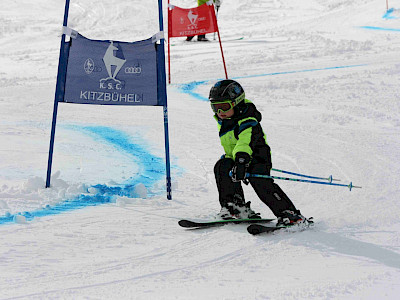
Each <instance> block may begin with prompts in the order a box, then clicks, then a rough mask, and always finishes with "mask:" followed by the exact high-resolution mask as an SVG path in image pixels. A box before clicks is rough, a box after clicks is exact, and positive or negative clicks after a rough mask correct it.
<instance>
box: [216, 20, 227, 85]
mask: <svg viewBox="0 0 400 300" xmlns="http://www.w3.org/2000/svg"><path fill="white" fill-rule="evenodd" d="M217 33H218V41H219V46H220V48H221V54H222V62H223V64H224V70H225V78H226V79H228V72H227V71H226V64H225V57H224V51H223V50H222V43H221V36H220V34H219V28H218V23H217Z"/></svg>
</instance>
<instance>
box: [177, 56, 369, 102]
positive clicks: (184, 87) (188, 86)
mask: <svg viewBox="0 0 400 300" xmlns="http://www.w3.org/2000/svg"><path fill="white" fill-rule="evenodd" d="M362 66H366V64H361V65H348V66H337V67H327V68H318V69H305V70H295V71H285V72H273V73H265V74H256V75H247V76H238V77H232V78H231V79H234V80H237V79H245V78H254V77H264V76H275V75H286V74H295V73H305V72H315V71H324V70H334V69H345V68H355V67H362ZM219 80H222V79H217V80H215V81H219ZM210 82H211V80H204V81H193V82H190V83H184V84H178V85H177V86H178V89H179V90H180V92H182V93H185V94H189V95H190V96H192V97H194V98H196V99H199V100H202V101H208V98H207V97H204V96H202V95H200V94H199V93H196V92H195V91H194V90H195V89H196V88H197V87H198V86H200V85H203V84H209V83H210Z"/></svg>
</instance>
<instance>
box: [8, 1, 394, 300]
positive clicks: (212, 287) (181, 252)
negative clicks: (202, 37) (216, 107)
mask: <svg viewBox="0 0 400 300" xmlns="http://www.w3.org/2000/svg"><path fill="white" fill-rule="evenodd" d="M171 3H172V4H175V5H177V6H181V7H186V8H188V7H193V6H195V5H196V4H195V3H196V1H194V0H176V1H171ZM389 4H390V6H391V8H393V10H392V11H391V12H389V13H388V14H387V13H386V3H385V2H384V1H381V0H379V1H378V0H353V1H333V0H313V1H292V0H279V1H276V0H241V1H228V0H225V1H223V3H222V6H221V9H220V11H219V14H218V20H219V26H220V31H221V38H222V41H223V48H224V54H225V59H226V63H227V70H228V75H229V77H231V78H233V79H236V80H238V81H239V82H240V83H241V84H242V86H243V87H244V89H245V91H246V95H247V97H248V98H249V99H251V100H252V101H253V102H254V103H255V104H256V105H257V107H258V108H259V109H260V110H261V112H262V113H263V120H262V125H263V128H264V131H265V132H266V134H267V137H268V142H269V144H270V146H271V148H272V159H273V163H274V167H275V168H279V169H284V170H291V171H294V172H298V173H306V174H311V175H316V176H329V175H331V174H332V175H333V176H334V177H335V178H340V179H342V183H348V182H350V181H352V182H353V183H354V184H356V185H361V186H362V189H354V190H352V191H351V192H350V191H349V190H348V189H346V188H341V187H330V186H321V185H313V184H307V183H293V182H287V181H284V182H282V181H280V182H278V183H279V185H280V186H281V187H282V188H283V190H284V191H285V192H286V193H287V194H288V195H289V196H290V197H291V198H292V200H293V202H294V203H295V204H296V206H298V208H300V209H301V211H302V213H303V214H304V215H306V216H313V217H314V218H315V221H316V224H315V227H314V228H313V229H312V230H308V231H304V232H299V233H287V232H279V233H276V234H273V235H265V236H257V237H254V236H250V235H249V234H248V233H247V232H246V226H243V225H229V226H225V227H223V228H216V229H207V230H189V231H188V230H184V229H182V228H180V227H178V224H177V221H178V220H179V219H181V218H195V219H210V218H213V216H214V215H215V214H216V213H217V212H218V211H219V207H218V206H219V204H218V197H217V189H216V186H215V183H214V174H213V167H214V163H215V162H216V160H217V159H218V158H219V157H220V155H221V154H222V148H221V147H220V145H219V138H218V134H217V128H216V124H215V121H214V120H213V119H212V113H211V110H210V107H209V104H208V103H207V101H206V99H207V96H208V91H209V89H210V87H211V86H212V85H213V83H214V82H216V81H217V80H218V79H221V78H224V70H223V66H222V62H221V55H220V52H219V45H218V43H217V42H216V41H213V34H209V35H208V38H209V39H211V40H212V41H211V42H210V43H197V42H192V43H185V42H184V41H183V39H172V42H173V43H174V46H173V47H171V64H172V68H171V73H172V84H171V85H169V86H168V105H169V121H170V124H169V125H170V143H171V145H170V147H171V159H172V172H173V191H172V196H173V200H172V201H168V200H166V197H165V190H164V186H163V185H164V174H163V159H164V154H163V153H164V141H163V114H162V110H161V108H159V107H135V108H132V107H109V106H107V107H102V106H89V105H70V104H60V107H59V112H58V122H57V131H56V144H55V152H54V162H53V174H54V178H53V179H52V187H51V188H50V189H44V180H45V175H46V167H47V154H48V145H49V137H50V127H51V117H52V109H53V100H54V90H55V81H56V73H57V64H58V52H59V44H60V31H61V25H62V17H63V10H64V0H52V1H50V0H37V1H27V0H20V1H13V0H2V7H1V9H0V117H1V118H0V154H1V155H0V183H1V184H0V265H1V268H0V270H1V271H0V299H64V298H65V299H293V298H295V299H395V298H397V297H398V294H399V293H400V285H399V282H400V238H399V236H400V235H399V234H400V221H399V220H400V202H399V199H400V189H399V187H398V186H399V185H398V182H399V180H400V176H399V174H400V162H399V157H400V139H399V132H400V105H399V103H400V102H399V98H400V62H399V55H398V53H399V50H400V13H399V12H400V2H398V1H389ZM166 7H167V3H166V1H165V2H164V12H165V15H166ZM165 20H166V18H165ZM165 24H166V23H165ZM69 26H70V27H72V28H74V29H76V30H78V31H79V32H80V33H81V34H83V35H85V36H86V37H88V38H93V39H112V40H124V41H134V40H140V39H144V38H148V37H150V36H152V35H153V34H154V33H156V32H157V31H158V10H157V1H137V0H132V1H125V2H124V1H122V2H121V1H115V0H110V1H103V0H99V1H93V0H90V1H89V0H71V8H70V18H69ZM241 37H243V39H242V40H236V39H237V38H241ZM224 41H226V42H224ZM245 194H246V199H247V200H248V201H251V202H252V206H253V208H254V209H255V210H257V211H259V212H261V214H262V216H263V217H273V215H272V213H271V212H270V211H269V210H268V208H267V207H266V206H265V205H263V204H262V203H261V202H260V201H259V200H258V198H257V196H256V195H255V194H254V192H253V191H252V190H251V189H249V188H248V187H245Z"/></svg>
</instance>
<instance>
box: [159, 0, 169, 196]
mask: <svg viewBox="0 0 400 300" xmlns="http://www.w3.org/2000/svg"><path fill="white" fill-rule="evenodd" d="M158 15H159V23H160V31H161V32H163V31H164V23H163V22H164V21H163V10H162V0H158ZM160 49H161V53H162V55H161V56H160V57H161V59H160V61H159V64H161V67H162V68H163V70H164V71H163V72H160V73H161V74H163V75H162V78H161V79H160V80H162V82H163V89H164V90H163V91H162V92H163V94H164V95H165V101H164V137H165V165H166V173H167V178H166V183H167V199H168V200H171V199H172V195H171V164H170V159H169V137H168V106H167V88H166V78H165V48H164V39H163V38H162V39H161V40H160Z"/></svg>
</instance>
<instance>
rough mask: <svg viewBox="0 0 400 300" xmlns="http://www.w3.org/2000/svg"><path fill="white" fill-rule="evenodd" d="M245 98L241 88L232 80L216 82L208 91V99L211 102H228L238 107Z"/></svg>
mask: <svg viewBox="0 0 400 300" xmlns="http://www.w3.org/2000/svg"><path fill="white" fill-rule="evenodd" d="M244 98H245V94H244V90H243V88H242V86H241V85H240V84H239V83H238V82H236V81H235V80H232V79H225V80H221V81H218V82H217V83H216V84H214V86H213V87H212V88H211V90H210V95H209V96H208V99H209V100H210V101H211V102H220V101H227V100H230V101H231V102H233V103H234V104H235V106H236V105H238V104H239V103H240V102H241V101H243V100H244Z"/></svg>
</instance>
